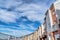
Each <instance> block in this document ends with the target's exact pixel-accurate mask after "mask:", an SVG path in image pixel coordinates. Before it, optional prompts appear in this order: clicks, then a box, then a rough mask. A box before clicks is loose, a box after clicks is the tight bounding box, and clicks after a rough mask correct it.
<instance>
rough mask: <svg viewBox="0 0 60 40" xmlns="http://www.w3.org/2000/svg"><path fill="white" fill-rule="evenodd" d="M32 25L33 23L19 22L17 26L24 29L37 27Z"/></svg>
mask: <svg viewBox="0 0 60 40" xmlns="http://www.w3.org/2000/svg"><path fill="white" fill-rule="evenodd" d="M33 25H34V24H27V25H24V24H20V25H19V27H21V28H22V29H25V30H27V29H30V30H36V29H37V28H35V27H34V26H33Z"/></svg>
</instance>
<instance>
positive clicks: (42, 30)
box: [20, 3, 60, 40]
mask: <svg viewBox="0 0 60 40" xmlns="http://www.w3.org/2000/svg"><path fill="white" fill-rule="evenodd" d="M20 39H21V38H20ZM21 40H60V4H59V3H53V4H52V5H51V7H50V8H49V9H48V10H47V12H46V13H45V18H44V23H43V24H42V25H41V26H40V27H39V28H38V30H36V31H35V32H34V33H32V34H29V35H26V36H24V37H22V39H21Z"/></svg>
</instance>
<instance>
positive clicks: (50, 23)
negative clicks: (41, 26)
mask: <svg viewBox="0 0 60 40" xmlns="http://www.w3.org/2000/svg"><path fill="white" fill-rule="evenodd" d="M57 5H59V4H57ZM55 6H56V4H52V5H51V7H50V9H48V10H47V12H46V14H45V15H46V16H45V20H46V25H47V27H46V28H47V36H48V39H49V40H58V39H59V37H60V26H59V24H60V23H59V22H60V16H59V15H60V12H58V10H57V9H56V7H59V6H56V7H55Z"/></svg>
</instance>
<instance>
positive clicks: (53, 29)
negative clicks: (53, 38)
mask: <svg viewBox="0 0 60 40" xmlns="http://www.w3.org/2000/svg"><path fill="white" fill-rule="evenodd" d="M57 30H59V26H58V24H55V25H53V26H52V27H51V32H54V31H57Z"/></svg>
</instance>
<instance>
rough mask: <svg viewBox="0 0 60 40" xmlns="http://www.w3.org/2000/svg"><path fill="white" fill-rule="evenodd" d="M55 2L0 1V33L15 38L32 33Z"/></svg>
mask: <svg viewBox="0 0 60 40" xmlns="http://www.w3.org/2000/svg"><path fill="white" fill-rule="evenodd" d="M54 1H55V0H0V32H1V33H4V34H8V35H13V36H16V37H21V36H24V35H28V34H30V33H33V32H34V31H35V30H37V29H38V27H39V26H40V25H41V24H42V23H43V22H44V16H45V12H46V11H47V9H49V7H50V6H51V4H52V3H53V2H54Z"/></svg>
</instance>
